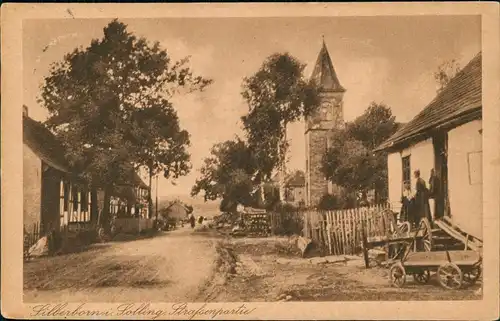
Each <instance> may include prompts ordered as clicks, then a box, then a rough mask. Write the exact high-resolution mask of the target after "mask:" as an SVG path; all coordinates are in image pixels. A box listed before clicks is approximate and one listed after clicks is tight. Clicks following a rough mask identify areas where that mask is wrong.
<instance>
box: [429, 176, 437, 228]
mask: <svg viewBox="0 0 500 321" xmlns="http://www.w3.org/2000/svg"><path fill="white" fill-rule="evenodd" d="M438 184H439V180H438V177H437V176H436V173H435V171H434V168H433V169H431V176H430V177H429V207H430V212H431V217H432V219H433V220H435V219H436V218H437V216H436V215H437V213H436V198H437V197H438V191H439V185H438Z"/></svg>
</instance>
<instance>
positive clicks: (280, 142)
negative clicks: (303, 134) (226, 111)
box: [242, 53, 319, 180]
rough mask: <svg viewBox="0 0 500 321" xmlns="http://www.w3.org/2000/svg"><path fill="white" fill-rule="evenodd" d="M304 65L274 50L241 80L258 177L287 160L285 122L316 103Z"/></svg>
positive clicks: (266, 176) (304, 113)
mask: <svg viewBox="0 0 500 321" xmlns="http://www.w3.org/2000/svg"><path fill="white" fill-rule="evenodd" d="M304 68H305V65H304V64H302V63H300V62H299V61H298V60H297V59H296V58H294V57H293V56H291V55H290V54H288V53H276V54H273V55H271V56H269V57H268V58H267V59H266V60H265V61H264V63H263V64H262V66H261V67H260V69H259V70H258V71H257V72H256V73H255V74H254V75H252V76H251V77H249V78H245V79H244V81H243V86H242V87H243V91H242V96H243V98H244V99H245V101H246V102H247V105H248V108H249V112H248V114H247V115H245V116H243V117H242V121H243V126H244V129H245V131H246V134H247V138H248V144H249V147H250V148H251V149H252V150H253V151H254V153H255V156H256V160H257V163H258V168H259V174H260V175H259V179H260V180H266V179H269V178H270V176H271V174H272V171H273V170H274V169H276V168H277V167H279V166H280V165H282V164H284V162H285V161H286V160H285V152H284V151H285V150H286V149H287V147H288V144H287V142H286V139H285V135H286V132H285V128H286V124H288V123H291V122H294V121H297V120H299V119H300V118H301V117H303V116H308V115H310V114H312V113H313V112H315V111H316V109H317V108H318V106H319V94H318V93H319V91H318V88H317V87H316V85H315V84H314V83H313V82H309V81H306V80H305V78H304V76H303V71H304Z"/></svg>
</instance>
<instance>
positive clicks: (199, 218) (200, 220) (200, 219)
mask: <svg viewBox="0 0 500 321" xmlns="http://www.w3.org/2000/svg"><path fill="white" fill-rule="evenodd" d="M198 224H203V216H201V215H200V217H198Z"/></svg>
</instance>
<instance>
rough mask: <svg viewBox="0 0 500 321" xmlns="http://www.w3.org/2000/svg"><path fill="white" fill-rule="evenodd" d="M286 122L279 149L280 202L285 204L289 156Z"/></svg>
mask: <svg viewBox="0 0 500 321" xmlns="http://www.w3.org/2000/svg"><path fill="white" fill-rule="evenodd" d="M286 126H287V124H286V122H283V127H282V130H283V141H282V142H280V144H282V145H281V146H279V148H278V152H279V155H280V166H279V167H280V168H279V175H280V179H279V198H280V201H282V202H284V201H285V175H286V155H287V150H286V142H287V141H286Z"/></svg>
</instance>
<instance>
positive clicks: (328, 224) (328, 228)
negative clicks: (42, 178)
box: [326, 211, 333, 255]
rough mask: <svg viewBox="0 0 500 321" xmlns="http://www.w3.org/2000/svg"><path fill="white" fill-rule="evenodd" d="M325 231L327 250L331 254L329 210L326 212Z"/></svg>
mask: <svg viewBox="0 0 500 321" xmlns="http://www.w3.org/2000/svg"><path fill="white" fill-rule="evenodd" d="M326 233H327V235H328V252H329V253H330V255H332V254H333V251H332V236H331V234H330V233H331V221H330V211H328V212H326Z"/></svg>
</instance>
